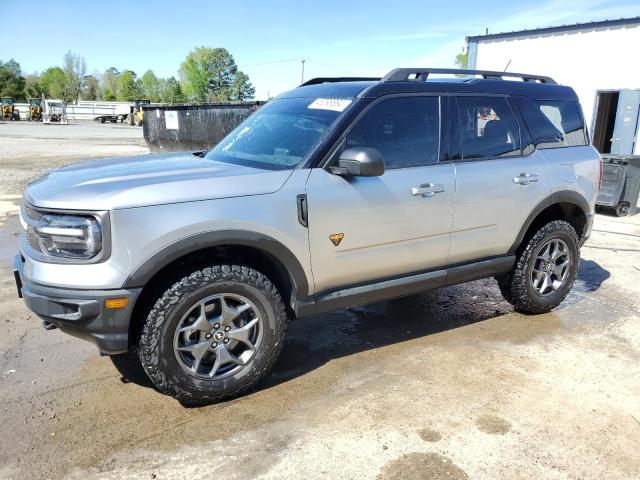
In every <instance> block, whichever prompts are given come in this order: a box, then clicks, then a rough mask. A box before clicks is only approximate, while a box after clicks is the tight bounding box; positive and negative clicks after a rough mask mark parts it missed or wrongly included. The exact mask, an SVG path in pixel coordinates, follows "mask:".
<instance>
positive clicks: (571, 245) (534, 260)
mask: <svg viewBox="0 0 640 480" xmlns="http://www.w3.org/2000/svg"><path fill="white" fill-rule="evenodd" d="M579 259H580V250H579V241H578V235H577V234H576V231H575V229H574V228H573V227H572V226H571V224H569V223H568V222H565V221H562V220H555V221H553V222H550V223H547V224H546V225H544V226H543V227H542V228H540V229H539V230H538V231H537V232H536V233H535V234H534V235H533V237H531V239H530V240H529V242H528V243H527V245H526V247H525V248H524V250H523V251H522V252H521V253H520V254H519V255H518V256H517V258H516V263H515V265H514V266H513V269H512V270H511V271H510V272H509V273H507V274H506V275H503V276H501V277H498V285H499V286H500V291H501V292H502V295H503V296H504V298H505V299H506V300H507V301H508V302H509V303H511V304H512V305H513V306H514V307H515V309H516V310H517V311H519V312H522V313H545V312H548V311H550V310H551V309H553V308H555V307H557V306H558V305H560V303H562V301H563V300H564V299H565V297H566V296H567V295H568V293H569V291H570V290H571V286H572V285H573V281H574V280H575V278H576V274H577V272H578V262H579Z"/></svg>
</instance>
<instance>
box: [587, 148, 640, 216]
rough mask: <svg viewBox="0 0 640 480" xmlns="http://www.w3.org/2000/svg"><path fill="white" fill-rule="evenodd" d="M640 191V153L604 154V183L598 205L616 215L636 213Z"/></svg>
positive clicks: (599, 194) (597, 200)
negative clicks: (612, 210) (609, 209)
mask: <svg viewBox="0 0 640 480" xmlns="http://www.w3.org/2000/svg"><path fill="white" fill-rule="evenodd" d="M639 193H640V155H613V154H604V155H602V185H601V186H600V192H599V193H598V198H597V199H596V205H598V206H601V207H608V208H612V209H615V212H616V215H618V216H619V217H623V216H626V215H635V213H636V205H637V204H638V194H639Z"/></svg>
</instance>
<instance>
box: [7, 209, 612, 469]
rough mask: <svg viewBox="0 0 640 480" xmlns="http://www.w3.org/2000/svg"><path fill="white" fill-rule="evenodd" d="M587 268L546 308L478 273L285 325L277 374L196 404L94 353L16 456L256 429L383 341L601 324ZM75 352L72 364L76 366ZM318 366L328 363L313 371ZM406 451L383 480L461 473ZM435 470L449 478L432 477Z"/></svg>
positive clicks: (130, 361) (451, 339)
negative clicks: (581, 284) (532, 312)
mask: <svg viewBox="0 0 640 480" xmlns="http://www.w3.org/2000/svg"><path fill="white" fill-rule="evenodd" d="M9 222H15V225H13V227H12V228H10V229H8V228H2V229H0V235H6V232H7V231H8V230H9V231H10V230H15V229H18V228H19V224H18V223H17V218H10V219H9ZM7 243H10V242H5V241H0V259H4V257H5V255H6V256H9V258H11V257H12V256H13V254H14V248H15V247H13V246H7ZM5 249H10V250H11V251H10V252H9V251H8V250H7V252H5ZM590 271H591V273H589V274H588V275H587V276H586V278H587V280H588V281H589V282H590V283H589V284H588V289H587V288H578V289H577V292H575V293H572V294H571V296H570V298H569V299H568V302H567V304H566V305H563V306H562V307H561V308H560V309H558V310H557V311H554V312H552V313H549V314H545V315H539V316H524V315H520V314H516V313H514V312H513V309H512V307H511V306H510V305H509V304H508V303H507V302H506V301H504V300H503V298H502V296H501V295H500V292H499V289H498V287H497V284H496V282H495V281H494V280H492V279H486V280H480V281H476V282H471V283H468V284H465V285H459V286H453V287H448V288H445V289H441V290H438V291H434V292H427V293H424V294H421V295H415V296H411V297H405V298H401V299H397V300H392V301H388V302H382V303H378V304H374V305H369V306H365V307H355V308H352V309H349V310H344V311H340V312H336V313H331V314H326V315H322V316H316V317H311V318H309V319H305V320H301V321H299V322H294V323H292V324H291V326H290V328H289V332H288V337H287V341H286V344H285V348H284V352H283V355H282V357H281V359H280V361H279V362H278V364H277V366H276V368H275V371H274V372H273V374H272V375H271V376H270V377H268V378H267V379H266V380H265V381H264V382H263V383H262V384H261V385H260V387H259V388H258V389H257V390H256V391H255V392H253V393H251V394H249V395H246V396H244V397H241V398H239V399H236V400H232V401H229V402H226V403H222V404H218V405H213V406H209V407H204V408H193V409H187V408H183V407H182V406H181V405H180V404H179V403H178V402H176V401H175V400H173V399H171V398H169V397H166V396H163V395H161V394H159V393H157V392H156V391H155V390H153V389H152V388H151V385H150V383H149V381H148V379H147V378H146V376H145V374H144V372H143V371H142V369H141V368H140V367H139V365H138V363H137V358H136V356H135V355H129V356H119V357H114V358H113V359H109V358H101V357H99V356H98V355H97V353H96V354H95V356H92V357H91V358H89V359H88V360H86V361H85V362H84V364H83V365H82V366H81V368H80V369H79V373H74V374H73V376H74V378H72V379H71V378H66V377H65V378H64V379H62V380H61V383H62V385H61V386H60V388H59V389H56V390H55V393H53V392H54V390H50V391H48V392H45V393H44V394H43V398H46V399H47V400H46V401H47V402H49V403H48V404H47V405H46V406H47V409H48V410H45V413H44V414H43V415H46V416H48V415H51V413H50V412H54V413H55V418H53V419H51V421H50V422H49V423H47V424H46V425H47V427H46V428H41V429H40V430H39V431H37V432H33V436H32V437H31V438H29V451H30V452H33V451H38V452H39V453H38V455H37V457H36V456H32V454H29V455H28V456H27V457H28V463H29V465H28V466H25V465H24V464H23V468H26V469H27V472H28V473H29V474H30V475H31V476H37V475H42V474H45V475H48V476H59V475H61V474H64V473H66V472H67V471H69V469H72V468H81V469H82V468H89V467H93V466H95V465H100V464H101V462H104V461H105V460H107V459H109V458H112V457H113V456H114V455H116V454H118V453H120V452H123V451H132V450H135V449H138V448H145V449H151V450H159V451H169V450H172V449H174V448H179V447H181V446H183V445H187V444H191V443H193V442H194V431H197V432H198V438H197V442H211V441H215V440H220V439H224V438H227V437H229V436H232V435H234V434H237V433H238V432H243V431H248V430H251V429H255V428H259V427H260V426H262V425H266V424H269V423H271V422H274V421H277V420H279V419H281V418H285V417H288V416H289V415H290V414H291V413H292V412H293V411H295V410H296V408H298V407H299V406H300V405H301V404H303V403H304V402H309V401H322V399H323V397H324V396H326V394H327V391H331V388H332V386H333V385H335V384H336V383H337V382H339V381H341V378H342V377H344V376H345V375H346V373H348V372H352V371H353V370H354V369H359V368H360V367H359V364H360V363H361V362H362V361H363V358H368V359H371V358H372V356H369V355H367V356H366V357H363V356H362V355H358V354H362V353H364V352H373V351H376V350H378V349H382V348H385V352H388V353H389V354H393V352H394V350H395V349H400V348H403V345H405V342H407V341H419V342H420V343H418V344H416V348H418V349H420V348H422V347H424V346H428V345H449V344H456V345H472V344H474V343H477V342H499V343H511V344H526V343H529V342H533V341H546V340H547V339H552V338H554V337H555V336H558V335H563V334H566V332H567V331H568V330H570V331H572V330H574V329H577V328H582V327H581V325H582V323H583V322H584V321H585V318H587V317H588V318H589V320H588V321H590V322H593V321H596V320H592V318H601V319H605V320H598V321H607V320H606V319H609V318H611V313H610V312H609V311H608V310H607V309H608V308H609V306H608V305H606V304H605V303H604V302H600V301H598V300H596V299H593V298H591V295H589V294H591V293H592V292H593V291H594V289H597V285H598V283H597V282H598V279H597V278H594V275H597V276H598V277H603V274H602V272H600V271H599V270H598V269H597V267H595V266H591V267H590ZM600 283H601V282H600ZM569 307H571V308H569ZM470 333H471V334H470ZM74 341H76V342H80V340H74ZM65 345H66V343H65ZM69 345H71V344H69ZM34 355H35V353H34ZM62 358H63V359H64V360H63V361H62V362H61V363H60V364H58V365H56V369H62V370H58V371H62V372H64V369H65V363H68V362H73V361H74V358H73V356H72V355H71V356H69V355H67V356H63V357H62ZM81 358H82V356H80V357H79V358H77V359H76V360H77V363H80V364H81V363H82V360H81ZM373 360H374V361H379V360H380V358H373ZM25 361H26V360H25ZM328 363H331V367H330V368H322V367H324V366H325V365H327V364H328ZM74 367H76V368H77V367H78V365H77V364H75V365H74ZM76 368H70V369H69V370H70V371H74V370H76ZM76 372H77V370H76ZM350 375H351V374H350ZM65 383H66V385H65ZM305 405H306V403H305ZM309 410H311V409H309ZM309 414H310V415H316V414H318V413H317V412H309ZM320 421H321V420H320ZM325 421H326V419H325ZM479 422H480V421H479ZM495 423H496V422H493V424H492V422H488V423H487V422H484V420H483V421H482V423H478V428H480V429H482V428H485V430H492V431H493V430H496V429H498V430H500V426H499V425H498V426H496V425H495ZM489 424H492V425H489ZM481 425H483V426H482V427H481ZM487 425H488V426H487ZM488 433H489V432H488ZM419 435H421V437H422V438H423V439H424V440H425V441H426V442H437V441H439V440H440V438H441V436H440V434H439V433H438V432H436V431H431V430H428V429H426V430H423V431H421V433H419ZM412 455H417V456H407V457H406V458H405V457H401V458H400V459H398V460H396V461H394V462H392V463H391V464H389V465H387V467H385V469H384V470H383V472H384V475H386V476H385V477H383V478H396V477H394V476H393V475H396V474H397V472H399V471H400V470H401V469H404V470H406V471H413V470H411V469H413V468H414V467H416V466H418V467H419V468H420V469H422V470H420V471H421V472H423V473H424V471H425V470H424V469H430V470H429V471H432V472H433V474H432V477H430V478H467V477H466V474H465V473H464V472H463V471H462V470H461V469H459V468H458V467H456V466H455V465H453V464H452V463H451V462H450V461H448V460H447V459H446V458H444V457H442V458H440V457H439V456H436V457H434V456H429V455H431V454H412ZM425 455H426V456H425ZM434 455H435V454H434ZM418 467H416V468H418ZM407 469H408V470H407ZM443 471H447V472H452V475H457V476H449V477H439V476H438V475H440V473H439V472H443ZM394 472H396V473H394ZM403 478H413V477H403ZM416 478H424V477H416Z"/></svg>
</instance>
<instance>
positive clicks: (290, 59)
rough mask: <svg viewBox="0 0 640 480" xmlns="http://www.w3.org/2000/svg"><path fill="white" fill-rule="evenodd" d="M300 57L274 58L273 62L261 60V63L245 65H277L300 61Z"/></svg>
mask: <svg viewBox="0 0 640 480" xmlns="http://www.w3.org/2000/svg"><path fill="white" fill-rule="evenodd" d="M299 61H300V59H299V58H288V59H287V60H274V61H273V62H261V63H250V64H249V65H244V66H245V67H259V66H261V65H275V64H276V63H289V62H299Z"/></svg>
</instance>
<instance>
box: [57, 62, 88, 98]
mask: <svg viewBox="0 0 640 480" xmlns="http://www.w3.org/2000/svg"><path fill="white" fill-rule="evenodd" d="M63 63H64V66H63V70H64V73H65V74H66V75H67V79H68V81H69V91H70V92H71V96H72V98H73V99H74V102H77V101H78V97H79V96H80V92H81V91H82V86H83V82H84V77H85V75H86V73H87V62H86V61H85V59H84V57H81V56H80V55H78V54H77V53H72V52H67V53H66V54H65V56H64V60H63Z"/></svg>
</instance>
